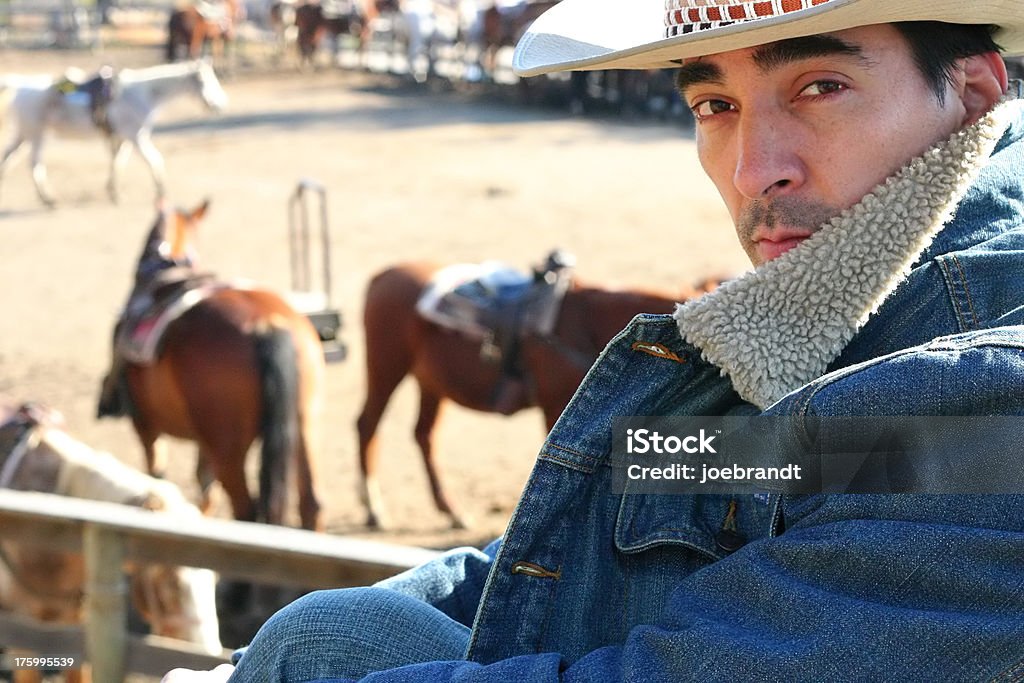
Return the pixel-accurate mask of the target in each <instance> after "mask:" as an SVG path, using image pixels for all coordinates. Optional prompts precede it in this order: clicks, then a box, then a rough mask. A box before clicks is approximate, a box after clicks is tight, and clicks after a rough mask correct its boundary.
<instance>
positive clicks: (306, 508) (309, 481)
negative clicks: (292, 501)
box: [295, 416, 323, 531]
mask: <svg viewBox="0 0 1024 683" xmlns="http://www.w3.org/2000/svg"><path fill="white" fill-rule="evenodd" d="M311 420H312V418H310V417H308V416H304V417H303V418H301V425H302V428H301V434H300V437H299V443H298V447H297V448H296V450H295V455H296V460H297V462H296V468H295V469H296V483H297V485H298V489H299V520H300V523H301V524H302V528H303V529H309V530H311V531H323V517H322V515H321V513H320V501H319V500H318V499H317V495H316V486H315V484H316V462H317V457H316V453H317V450H318V449H317V447H316V444H317V443H318V441H319V430H317V429H316V428H315V427H314V426H313V425H312V424H311Z"/></svg>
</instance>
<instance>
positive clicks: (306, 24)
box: [295, 3, 367, 65]
mask: <svg viewBox="0 0 1024 683" xmlns="http://www.w3.org/2000/svg"><path fill="white" fill-rule="evenodd" d="M366 25H367V22H366V19H365V17H363V16H362V15H361V14H360V12H359V10H358V9H357V7H356V5H355V4H354V3H352V4H351V5H350V6H349V7H348V9H347V11H346V12H343V13H341V14H338V15H328V14H327V13H326V12H325V10H324V7H323V5H322V4H320V3H304V4H301V5H298V6H297V7H296V8H295V28H296V29H297V30H298V33H297V35H296V38H295V43H296V45H297V46H298V49H299V60H300V62H301V63H302V64H303V65H309V64H311V63H312V62H313V59H314V57H315V56H316V51H317V50H318V49H319V48H320V44H321V43H322V42H323V39H324V38H325V37H327V38H329V39H330V40H331V41H332V42H333V44H334V51H335V53H336V54H337V52H338V50H339V49H340V47H341V46H340V44H339V42H338V41H339V40H340V37H341V36H346V35H347V36H352V37H354V38H357V39H359V45H360V49H362V46H363V44H364V41H363V38H364V31H365V28H366Z"/></svg>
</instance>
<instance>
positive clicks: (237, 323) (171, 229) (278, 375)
mask: <svg viewBox="0 0 1024 683" xmlns="http://www.w3.org/2000/svg"><path fill="white" fill-rule="evenodd" d="M206 208H207V204H206V203H204V204H203V205H201V206H200V207H198V208H196V209H194V210H192V211H181V210H178V211H174V212H170V211H161V212H160V213H159V215H158V217H157V220H156V223H155V225H154V226H153V228H152V230H151V231H150V233H149V235H148V236H147V238H146V243H145V247H144V248H143V251H142V255H141V257H140V258H139V265H138V270H137V271H136V278H135V287H134V289H133V291H132V295H131V296H130V297H129V299H128V304H127V305H126V306H125V313H124V314H123V315H122V318H121V320H120V321H119V322H118V325H117V327H116V328H115V333H114V337H115V344H114V348H115V351H114V363H113V366H112V368H111V371H110V373H108V375H107V377H106V378H105V379H104V381H103V393H102V395H101V398H100V406H99V416H100V417H103V416H105V415H124V414H129V415H131V418H132V422H133V424H134V426H135V431H136V433H137V434H138V436H139V439H140V440H141V442H142V445H143V447H144V449H145V453H146V466H147V468H148V469H149V471H150V473H153V474H159V473H161V472H162V471H163V468H164V458H165V455H164V454H163V452H162V451H161V452H158V451H157V448H158V446H159V444H158V442H157V439H158V438H159V437H160V436H161V435H162V434H168V435H171V436H174V437H177V438H181V439H188V440H191V441H195V442H197V444H198V446H199V460H198V467H197V476H198V477H199V479H200V482H201V484H202V486H203V494H204V502H203V507H204V509H205V508H207V507H208V506H209V499H208V495H207V494H208V489H209V486H210V485H211V484H212V482H213V479H214V478H216V480H218V481H219V482H220V483H221V485H222V486H223V488H224V490H225V492H226V493H227V495H228V497H229V498H230V501H231V508H232V511H233V513H234V516H235V518H236V519H241V520H250V521H251V520H257V519H258V520H260V521H264V522H269V523H271V524H282V523H284V514H285V500H284V499H285V498H286V487H285V484H286V482H287V481H288V480H289V479H291V476H290V471H294V476H295V478H296V479H297V484H298V492H299V516H300V519H301V524H302V526H303V527H304V528H306V529H316V530H319V529H320V528H321V526H322V525H321V518H320V505H319V503H318V501H317V496H316V493H315V490H314V474H315V472H314V465H315V462H316V457H315V456H316V453H317V451H318V449H319V445H320V418H321V415H320V413H321V410H322V404H323V401H324V397H323V393H324V375H325V365H324V357H323V349H322V347H321V344H320V338H319V336H318V335H317V332H316V330H315V329H314V327H313V325H312V324H311V323H310V322H309V320H307V319H306V318H305V317H304V316H302V315H301V314H299V313H297V312H296V311H295V310H294V309H293V308H292V307H291V306H290V305H289V304H288V303H287V302H286V301H285V300H284V299H282V298H281V297H280V296H278V295H277V294H275V293H273V292H270V291H267V290H264V289H258V288H251V287H245V286H241V285H232V284H230V283H225V282H221V281H218V280H216V279H215V278H213V277H212V276H209V275H202V274H200V273H199V272H198V271H197V270H196V267H195V261H194V257H195V248H194V237H195V228H196V225H197V223H198V221H199V220H200V219H201V218H202V217H203V215H204V214H205V213H206ZM154 310H158V311H159V312H158V313H154ZM160 329H163V333H162V335H161V334H156V333H157V332H158V331H159V330H160ZM147 330H149V333H148V334H147V333H146V332H147ZM157 342H159V343H157ZM257 438H259V439H260V440H261V442H262V446H261V464H260V475H259V484H260V486H259V500H258V505H254V503H253V500H252V498H251V497H250V495H249V490H248V487H247V486H246V481H245V467H244V466H245V458H246V454H247V452H248V450H249V447H250V445H251V444H252V443H253V441H254V440H255V439H257Z"/></svg>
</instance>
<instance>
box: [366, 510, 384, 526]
mask: <svg viewBox="0 0 1024 683" xmlns="http://www.w3.org/2000/svg"><path fill="white" fill-rule="evenodd" d="M366 528H367V529H372V530H373V531H381V530H382V529H383V528H384V524H382V523H381V520H380V518H379V517H377V515H375V514H373V513H372V512H371V513H369V514H367V515H366Z"/></svg>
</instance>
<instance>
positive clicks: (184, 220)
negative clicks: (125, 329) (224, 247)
mask: <svg viewBox="0 0 1024 683" xmlns="http://www.w3.org/2000/svg"><path fill="white" fill-rule="evenodd" d="M209 207H210V201H209V200H208V199H207V200H204V201H203V203H202V204H200V205H199V206H197V207H195V208H194V209H191V210H188V209H181V208H176V209H168V208H167V206H166V205H165V204H163V203H161V205H160V206H159V207H158V210H157V216H156V221H155V222H154V223H153V227H152V228H150V231H149V234H147V235H146V241H145V242H144V243H143V246H142V253H141V254H140V255H139V263H138V268H137V269H136V271H135V284H136V286H140V285H144V284H146V283H147V282H149V281H150V280H151V279H152V278H153V277H154V276H155V275H156V274H157V273H159V272H161V271H163V270H166V269H168V268H174V267H186V268H195V267H196V265H197V263H198V261H199V253H198V251H197V249H196V228H197V226H198V224H199V221H201V220H202V219H203V217H204V216H205V215H206V211H207V209H208V208H209Z"/></svg>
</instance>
